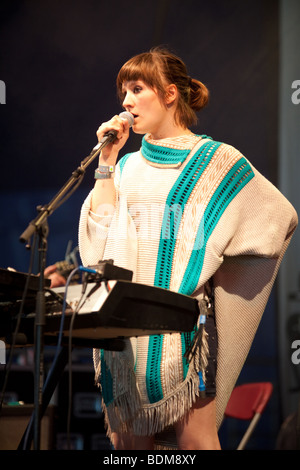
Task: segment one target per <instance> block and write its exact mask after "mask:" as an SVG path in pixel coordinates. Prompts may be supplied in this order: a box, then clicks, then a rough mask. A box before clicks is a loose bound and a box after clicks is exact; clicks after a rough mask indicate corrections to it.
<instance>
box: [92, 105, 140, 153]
mask: <svg viewBox="0 0 300 470" xmlns="http://www.w3.org/2000/svg"><path fill="white" fill-rule="evenodd" d="M119 117H120V118H121V119H123V120H124V121H128V123H129V126H130V127H132V126H133V123H134V117H133V114H131V113H129V111H123V113H120V114H119ZM116 137H117V131H115V130H114V129H112V130H111V131H108V132H107V133H106V134H105V135H104V137H103V138H102V139H101V140H100V142H98V144H97V145H96V146H95V147H94V148H93V152H94V151H95V150H98V149H99V147H100V145H102V146H103V147H104V146H105V145H107V144H109V143H110V142H113V141H114V140H115V139H116Z"/></svg>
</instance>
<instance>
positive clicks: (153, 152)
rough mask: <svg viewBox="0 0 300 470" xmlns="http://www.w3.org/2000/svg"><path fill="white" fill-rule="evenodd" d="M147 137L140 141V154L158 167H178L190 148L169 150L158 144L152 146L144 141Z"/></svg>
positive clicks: (169, 148) (167, 147)
mask: <svg viewBox="0 0 300 470" xmlns="http://www.w3.org/2000/svg"><path fill="white" fill-rule="evenodd" d="M146 138H147V135H145V136H144V137H143V139H142V147H141V153H142V155H143V157H144V158H145V159H146V160H148V161H149V162H150V163H153V164H158V165H169V166H170V165H172V166H173V165H174V166H180V165H181V164H182V163H183V162H184V161H185V159H186V158H187V156H188V154H189V153H190V151H191V148H171V147H169V146H163V145H159V144H153V143H150V142H148V141H147V140H146Z"/></svg>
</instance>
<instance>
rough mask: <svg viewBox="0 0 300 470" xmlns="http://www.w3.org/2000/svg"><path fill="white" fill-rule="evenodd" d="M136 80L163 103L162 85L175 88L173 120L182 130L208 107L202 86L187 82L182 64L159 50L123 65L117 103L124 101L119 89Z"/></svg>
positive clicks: (139, 56)
mask: <svg viewBox="0 0 300 470" xmlns="http://www.w3.org/2000/svg"><path fill="white" fill-rule="evenodd" d="M137 80H142V81H143V82H145V83H146V84H147V85H148V86H150V87H151V88H153V89H156V90H157V92H158V95H159V97H160V99H161V100H162V102H163V103H164V102H165V101H164V99H165V88H166V85H169V84H171V83H172V84H174V85H176V87H177V90H178V92H179V93H178V95H179V99H178V103H177V109H176V112H175V120H176V122H177V123H178V124H180V125H182V126H184V127H190V126H191V125H193V124H195V123H196V122H197V116H196V111H200V110H201V109H202V108H204V106H206V105H207V103H208V99H209V91H208V89H207V88H206V86H205V85H204V84H203V83H202V82H200V81H199V80H196V79H194V78H190V77H189V76H188V73H187V68H186V65H185V63H184V62H183V61H182V60H181V59H180V58H179V57H177V56H176V55H174V54H172V53H170V52H169V51H168V50H167V49H164V48H161V47H156V48H154V49H151V50H150V52H143V53H142V54H138V55H136V56H134V57H132V58H131V59H130V60H128V62H126V63H125V64H124V65H123V67H122V68H121V70H120V72H119V74H118V76H117V90H118V95H119V98H120V100H121V102H123V100H124V93H123V90H122V85H123V84H124V83H125V82H128V81H137Z"/></svg>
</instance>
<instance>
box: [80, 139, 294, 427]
mask: <svg viewBox="0 0 300 470" xmlns="http://www.w3.org/2000/svg"><path fill="white" fill-rule="evenodd" d="M115 186H116V192H117V202H116V207H115V210H114V213H113V215H111V216H109V217H106V218H102V219H101V222H97V217H95V215H92V216H91V213H90V199H91V194H92V193H90V194H89V195H88V197H87V199H86V201H85V202H84V204H83V207H82V212H81V218H80V226H79V248H80V254H81V257H82V261H83V263H84V264H85V265H90V264H96V263H97V262H98V261H99V260H100V259H113V260H114V263H115V264H116V265H117V266H121V267H124V268H127V269H130V270H132V271H133V273H134V277H133V280H134V281H135V282H139V283H143V284H148V285H154V286H159V287H163V288H166V289H170V290H173V291H176V292H180V293H182V294H186V295H189V296H193V297H196V298H198V299H199V301H200V299H202V297H203V296H204V286H205V285H206V283H207V282H208V281H209V280H210V279H212V281H213V285H214V288H215V315H216V323H217V329H218V341H219V349H218V371H217V425H218V426H219V425H220V423H221V421H222V417H223V413H224V410H225V406H226V403H227V401H228V398H229V396H230V393H231V391H232V389H233V387H234V385H235V382H236V380H237V378H238V375H239V373H240V371H241V368H242V366H243V364H244V361H245V359H246V357H247V354H248V352H249V349H250V347H251V344H252V341H253V338H254V335H255V332H256V330H257V327H258V325H259V322H260V319H261V316H262V314H263V311H264V309H265V306H266V303H267V300H268V298H269V295H270V292H271V289H272V286H273V283H274V280H275V277H276V274H277V271H278V268H279V264H280V262H281V260H282V257H283V254H284V252H285V250H286V248H287V246H288V243H289V241H290V238H291V236H292V233H293V231H294V229H295V227H296V225H297V215H296V213H295V211H294V209H293V207H292V206H291V204H290V203H289V202H288V201H287V200H286V199H285V197H284V196H283V195H282V194H281V193H280V192H279V191H278V190H277V189H276V188H275V187H274V186H273V185H272V184H271V183H270V182H269V181H267V180H266V179H265V178H264V177H263V176H262V175H261V174H260V173H259V172H258V171H257V170H256V169H255V168H254V167H253V166H252V165H251V164H250V163H249V161H248V160H247V159H246V158H245V157H244V156H243V155H242V154H241V153H240V152H239V151H238V150H236V149H235V148H233V147H231V146H229V145H227V144H224V143H220V142H216V141H214V140H212V139H211V138H208V137H206V136H202V137H200V136H196V135H190V136H182V137H180V138H175V139H164V140H162V141H157V142H155V141H152V140H151V139H150V138H149V136H145V137H144V138H143V141H142V146H141V149H140V151H138V152H135V153H132V154H128V155H126V156H124V157H123V158H122V159H121V160H120V162H119V163H118V165H117V167H116V173H115ZM99 209H100V210H101V208H99ZM142 314H143V313H142V312H141V315H142ZM191 334H192V333H191ZM190 341H191V336H189V334H183V333H180V332H179V333H172V334H167V335H153V336H147V337H138V338H130V339H128V340H126V347H125V350H124V351H122V352H111V351H95V357H94V360H95V368H96V374H97V378H100V383H101V390H102V397H103V400H104V404H103V406H104V410H105V414H106V419H107V424H108V434H110V432H111V431H116V430H119V431H126V430H130V431H132V432H133V433H134V434H139V435H152V434H155V433H159V432H161V431H163V430H164V429H165V428H166V427H168V426H170V425H172V423H174V422H175V421H177V420H178V419H180V418H181V417H182V416H183V415H184V414H185V413H186V412H187V410H188V409H189V408H190V407H191V405H192V403H193V402H194V401H195V399H196V397H197V396H198V395H199V375H198V370H197V366H196V365H195V363H194V362H191V363H188V362H187V361H186V359H185V358H184V352H185V350H186V348H187V346H188V344H190Z"/></svg>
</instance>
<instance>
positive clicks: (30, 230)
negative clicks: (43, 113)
mask: <svg viewBox="0 0 300 470" xmlns="http://www.w3.org/2000/svg"><path fill="white" fill-rule="evenodd" d="M114 139H115V135H114V134H109V135H108V136H104V138H103V139H102V140H101V141H100V142H99V144H98V145H97V146H96V147H95V148H94V149H93V150H92V151H91V153H90V155H88V156H87V157H86V158H85V159H84V160H82V162H81V163H80V166H79V167H78V168H77V169H76V170H75V171H73V173H72V176H71V177H70V178H69V179H68V180H67V182H66V183H65V184H64V186H63V187H62V188H61V189H60V190H59V191H58V193H57V194H56V195H55V196H54V198H53V199H52V200H51V201H50V202H49V203H48V204H46V205H44V206H38V207H37V210H38V215H37V216H36V218H35V219H34V220H32V221H31V222H30V223H29V225H28V227H27V228H26V229H25V231H24V232H23V233H22V235H21V236H20V241H21V242H23V243H26V247H27V248H30V239H31V237H32V236H33V235H36V236H37V237H38V250H39V274H40V279H39V288H38V292H37V296H36V315H35V338H34V343H35V352H34V362H35V375H34V436H33V437H34V439H33V443H34V447H33V448H34V450H39V448H40V426H41V423H40V422H41V409H42V390H43V376H44V329H45V310H46V309H45V285H44V281H45V278H44V270H45V268H46V253H47V237H48V233H49V228H48V217H49V216H50V215H51V214H52V213H53V212H54V211H55V210H56V209H57V208H58V207H59V206H60V205H61V204H63V202H65V201H66V200H67V199H68V198H69V197H70V196H71V194H72V193H73V192H74V191H75V190H76V189H77V187H78V186H79V184H80V183H81V182H82V180H83V177H84V174H85V170H86V168H87V167H88V166H89V165H90V164H91V163H92V161H93V160H94V159H95V158H96V157H97V156H98V155H99V154H100V152H101V150H102V149H103V148H104V147H105V146H106V145H107V144H108V143H110V142H112V141H113V140H114ZM69 193H70V194H69Z"/></svg>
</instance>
